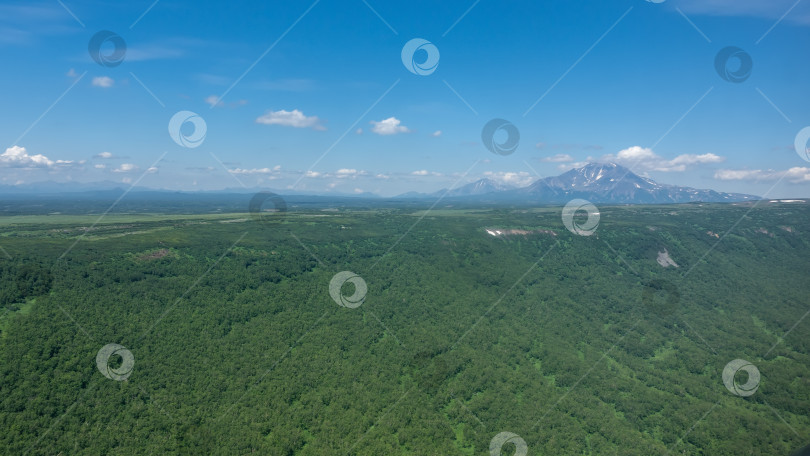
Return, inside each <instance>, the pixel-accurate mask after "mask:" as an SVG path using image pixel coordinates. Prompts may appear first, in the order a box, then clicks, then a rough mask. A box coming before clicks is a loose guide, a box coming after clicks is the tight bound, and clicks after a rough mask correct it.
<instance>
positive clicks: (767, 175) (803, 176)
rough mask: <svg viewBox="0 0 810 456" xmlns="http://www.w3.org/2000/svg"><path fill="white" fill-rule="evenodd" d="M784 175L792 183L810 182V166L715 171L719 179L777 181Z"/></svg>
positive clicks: (715, 175) (715, 176)
mask: <svg viewBox="0 0 810 456" xmlns="http://www.w3.org/2000/svg"><path fill="white" fill-rule="evenodd" d="M783 175H784V179H786V180H787V181H788V182H792V183H801V182H810V168H806V167H798V166H797V167H793V168H790V169H788V170H787V171H774V170H772V169H769V170H762V169H720V170H717V172H715V173H714V178H715V179H719V180H742V181H775V180H778V179H780V178H782V176H783Z"/></svg>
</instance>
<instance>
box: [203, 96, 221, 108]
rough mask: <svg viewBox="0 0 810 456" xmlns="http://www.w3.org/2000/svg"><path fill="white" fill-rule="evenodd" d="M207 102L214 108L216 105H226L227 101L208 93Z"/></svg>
mask: <svg viewBox="0 0 810 456" xmlns="http://www.w3.org/2000/svg"><path fill="white" fill-rule="evenodd" d="M205 102H206V103H207V104H208V105H210V106H211V107H212V108H213V107H214V106H225V103H224V102H222V101H220V100H219V97H218V96H216V95H208V96H207V97H205Z"/></svg>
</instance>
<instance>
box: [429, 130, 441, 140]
mask: <svg viewBox="0 0 810 456" xmlns="http://www.w3.org/2000/svg"><path fill="white" fill-rule="evenodd" d="M441 135H442V131H441V130H436V131H434V132H433V133H431V134H430V136H433V137H434V138H438V137H439V136H441Z"/></svg>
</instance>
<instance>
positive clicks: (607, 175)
mask: <svg viewBox="0 0 810 456" xmlns="http://www.w3.org/2000/svg"><path fill="white" fill-rule="evenodd" d="M261 190H268V189H259V188H257V189H245V188H241V189H225V190H220V191H196V192H178V191H170V190H155V189H149V188H144V187H135V188H132V189H130V191H129V194H128V196H127V198H126V199H127V200H144V201H146V200H167V199H171V200H177V201H181V200H183V201H185V200H189V199H197V200H199V202H200V204H202V201H203V200H205V201H209V202H210V201H219V200H223V201H225V200H227V199H229V198H230V199H232V197H229V195H231V196H233V195H239V194H246V193H250V192H254V193H255V192H257V191H261ZM269 190H270V191H273V192H275V193H278V194H280V195H284V197H285V199H287V200H288V201H313V202H314V201H319V202H320V203H319V204H322V203H328V202H330V201H331V202H335V203H341V202H342V203H347V202H348V203H350V204H354V203H351V202H352V201H355V202H359V201H361V200H362V201H368V202H374V203H375V204H376V203H382V202H390V203H396V202H405V203H409V202H410V203H420V202H422V201H435V200H436V199H438V198H442V200H443V201H448V202H458V203H465V204H519V205H522V204H565V203H567V202H568V201H570V200H572V199H574V198H581V199H585V200H588V201H591V202H593V203H609V204H668V203H688V202H697V201H700V202H707V203H709V202H739V201H751V200H759V199H761V198H760V197H759V196H755V195H747V194H742V193H724V192H717V191H714V190H700V189H695V188H691V187H680V186H676V185H666V184H659V183H657V182H655V181H653V180H652V179H649V178H646V177H641V176H639V175H637V174H635V173H633V172H632V171H630V170H629V169H628V168H625V167H623V166H620V165H617V164H615V163H589V164H587V165H585V166H583V167H581V168H575V169H571V170H570V171H567V172H565V173H563V174H560V175H559V176H554V177H546V178H541V179H538V180H536V181H534V182H533V183H531V184H530V185H528V186H526V187H513V186H509V185H506V184H503V183H501V182H497V181H495V180H493V179H488V178H484V179H480V180H477V181H475V182H472V183H469V184H466V185H463V186H461V187H458V188H451V189H442V190H439V191H437V192H432V193H418V192H408V193H404V194H401V195H398V196H396V197H393V198H384V197H380V196H378V195H374V194H372V193H361V194H338V193H328V194H316V193H312V192H296V193H294V194H291V193H290V192H289V191H284V190H273V189H269ZM125 191H126V189H124V188H121V185H120V184H118V183H114V182H109V181H108V182H97V183H56V182H41V183H35V184H24V185H0V195H2V197H3V198H4V199H6V200H7V201H11V200H20V199H29V198H33V199H36V200H49V199H53V200H65V199H77V200H82V199H109V198H112V199H115V198H116V197H118V196H120V195H121V194H123V193H124V192H125ZM420 204H421V203H420Z"/></svg>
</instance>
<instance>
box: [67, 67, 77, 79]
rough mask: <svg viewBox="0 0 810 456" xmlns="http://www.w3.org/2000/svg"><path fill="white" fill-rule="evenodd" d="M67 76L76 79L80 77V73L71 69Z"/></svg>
mask: <svg viewBox="0 0 810 456" xmlns="http://www.w3.org/2000/svg"><path fill="white" fill-rule="evenodd" d="M65 76H67V77H69V78H76V77H78V76H79V74H78V73H76V70H74V69H73V68H71V69H70V71H68V72H67V74H66V75H65Z"/></svg>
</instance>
